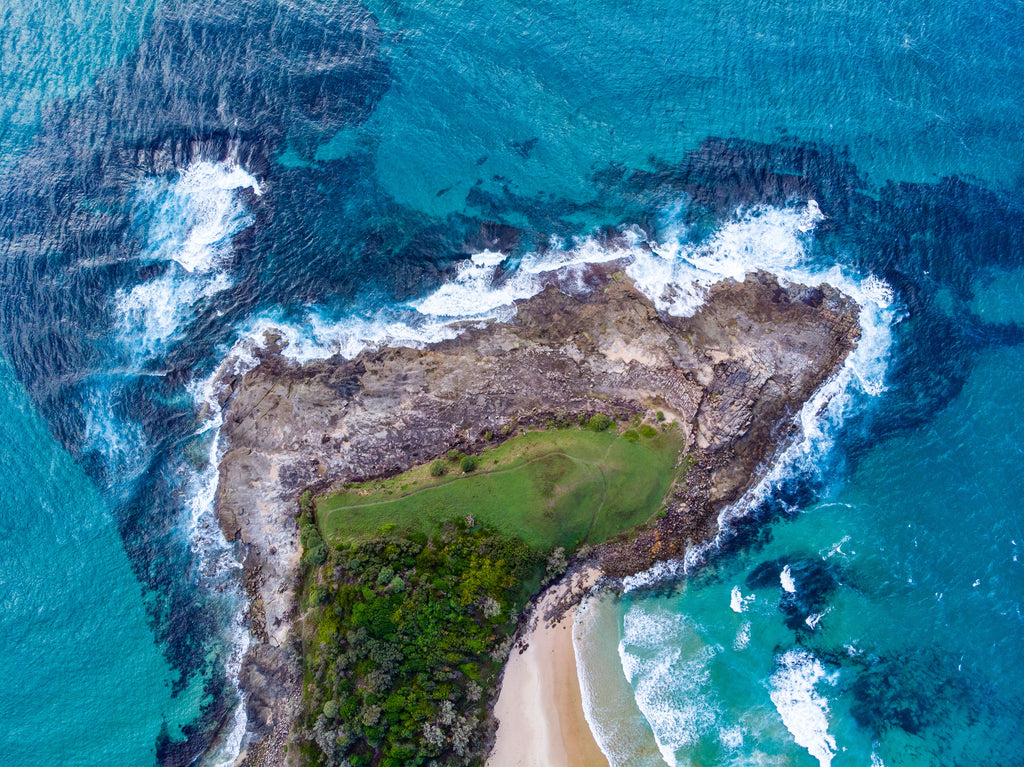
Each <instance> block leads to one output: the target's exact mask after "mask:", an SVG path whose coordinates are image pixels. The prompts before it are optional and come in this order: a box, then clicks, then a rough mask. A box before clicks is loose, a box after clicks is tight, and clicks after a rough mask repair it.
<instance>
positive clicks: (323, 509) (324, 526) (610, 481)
mask: <svg viewBox="0 0 1024 767" xmlns="http://www.w3.org/2000/svg"><path fill="white" fill-rule="evenodd" d="M681 449H682V440H681V439H680V437H679V435H678V433H677V432H676V431H674V430H668V431H663V432H658V433H657V434H655V435H653V436H646V437H640V438H639V439H636V440H633V441H631V440H629V439H626V438H625V437H621V436H619V435H618V434H617V433H616V432H615V430H614V429H610V430H608V431H604V432H593V431H590V430H587V429H575V428H568V429H552V430H547V431H537V432H530V433H527V434H524V435H522V436H519V437H515V438H513V439H510V440H508V441H507V442H505V443H504V444H502V445H500V446H499V447H497V448H495V449H493V450H488V451H486V452H484V453H483V454H481V455H480V456H479V464H478V468H477V469H476V471H474V472H472V473H469V474H463V473H462V471H461V470H460V468H459V465H458V463H457V462H448V464H447V469H448V473H447V474H446V475H445V476H442V477H433V476H431V474H430V470H429V465H423V466H418V467H416V468H414V469H412V470H410V471H408V472H406V473H404V474H401V475H399V476H397V477H393V478H391V479H388V480H382V481H379V482H371V483H366V484H364V485H358V486H353V487H349V488H347V489H345V490H343V491H341V492H338V493H335V494H333V495H330V496H328V497H326V498H321V499H318V501H317V520H318V522H319V524H320V528H321V530H322V531H323V533H324V536H325V537H326V538H328V539H333V540H349V541H354V540H359V539H361V538H366V537H369V536H372V535H375V534H376V533H378V532H379V531H380V529H381V528H382V527H383V526H384V525H388V524H395V525H397V526H398V527H401V528H421V529H424V530H425V531H430V530H432V529H433V528H434V527H435V526H436V524H437V523H438V522H441V521H443V520H447V519H457V518H465V517H466V516H467V515H469V514H472V515H473V516H474V518H475V519H476V521H477V522H478V523H482V524H487V525H491V526H493V527H495V528H497V529H498V530H500V531H502V532H503V533H506V534H509V535H517V536H520V537H521V538H523V539H524V540H525V541H526V542H527V543H528V544H530V545H531V546H536V547H538V548H541V549H546V548H550V547H552V546H564V547H565V548H566V549H573V548H575V547H576V546H579V545H581V544H583V543H590V544H596V543H600V542H602V541H605V540H607V539H608V538H610V537H612V536H613V535H615V534H616V533H618V532H621V531H623V530H628V529H629V528H631V527H634V526H636V525H638V524H641V523H643V522H645V521H646V520H648V519H649V518H650V517H651V516H652V515H653V514H654V513H655V512H656V511H658V509H659V507H660V505H661V502H662V500H663V499H664V497H665V495H666V493H667V492H668V489H669V487H670V485H671V483H672V480H673V479H674V478H675V474H676V468H675V467H676V465H677V463H678V459H679V455H680V451H681Z"/></svg>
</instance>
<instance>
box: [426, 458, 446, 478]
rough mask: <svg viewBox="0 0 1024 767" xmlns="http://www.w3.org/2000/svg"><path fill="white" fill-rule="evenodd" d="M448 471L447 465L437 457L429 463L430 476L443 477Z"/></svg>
mask: <svg viewBox="0 0 1024 767" xmlns="http://www.w3.org/2000/svg"><path fill="white" fill-rule="evenodd" d="M447 473H448V466H447V465H446V464H445V462H444V461H442V460H441V459H438V460H436V461H434V462H433V463H432V464H430V476H432V477H443V476H444V475H445V474H447Z"/></svg>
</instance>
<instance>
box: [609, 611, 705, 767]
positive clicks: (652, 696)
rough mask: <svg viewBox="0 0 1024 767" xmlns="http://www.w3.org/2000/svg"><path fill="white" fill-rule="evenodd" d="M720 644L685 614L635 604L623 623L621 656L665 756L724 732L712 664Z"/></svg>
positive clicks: (670, 758) (672, 766)
mask: <svg viewBox="0 0 1024 767" xmlns="http://www.w3.org/2000/svg"><path fill="white" fill-rule="evenodd" d="M720 649H721V648H717V647H714V646H710V645H707V644H704V643H703V642H702V641H701V639H700V637H699V636H698V635H697V634H696V632H695V631H694V628H693V627H692V626H690V625H689V624H688V623H687V621H686V618H685V617H684V616H682V615H676V614H672V613H669V612H666V611H663V610H658V611H652V610H646V609H644V608H641V607H639V606H634V607H632V608H630V610H629V611H628V612H627V613H626V615H625V618H624V621H623V630H622V639H621V641H620V642H619V659H620V662H621V664H622V669H623V671H624V673H625V675H626V679H627V680H629V683H630V684H631V685H632V686H633V690H634V693H635V697H636V703H637V706H638V707H639V708H640V711H641V712H642V713H643V715H644V718H645V719H646V720H647V722H648V723H649V724H650V726H651V729H652V730H653V732H654V737H655V740H656V741H657V744H658V749H659V751H660V752H661V756H662V759H663V760H664V762H665V764H667V765H669V767H676V765H677V764H678V761H677V758H676V753H677V752H678V751H680V750H681V749H685V748H688V747H692V746H694V745H695V744H696V743H697V742H698V741H700V740H701V739H702V738H706V737H707V736H708V735H709V734H711V733H714V732H718V731H720V730H721V726H720V725H721V719H722V711H721V707H720V705H719V702H718V698H717V696H716V694H715V690H714V686H713V685H712V683H711V672H710V664H711V662H712V660H713V659H714V657H715V655H716V654H717V653H718V651H719V650H720Z"/></svg>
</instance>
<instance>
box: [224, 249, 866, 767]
mask: <svg viewBox="0 0 1024 767" xmlns="http://www.w3.org/2000/svg"><path fill="white" fill-rule="evenodd" d="M610 271H611V267H594V268H592V269H591V271H590V272H588V274H587V275H586V277H585V281H586V282H587V283H588V286H589V290H588V291H587V292H586V293H583V294H576V295H570V294H567V293H565V292H562V291H561V290H560V289H558V288H557V287H556V286H555V285H553V284H552V285H551V286H550V287H548V288H547V289H546V290H545V291H544V292H542V293H540V294H539V295H537V296H535V297H533V298H531V299H528V300H525V301H522V302H519V304H518V307H517V308H518V312H517V316H516V317H515V318H514V319H513V320H511V321H509V322H507V323H499V322H491V323H488V324H486V325H485V326H483V327H473V328H469V329H467V330H466V331H465V332H463V333H462V335H460V336H459V337H457V338H455V339H454V340H450V341H444V342H441V343H437V344H433V345H431V346H429V347H427V348H425V349H422V350H417V349H409V348H385V349H381V350H378V351H371V352H365V353H363V354H361V355H359V356H358V357H357V358H356V359H354V360H349V361H347V360H343V359H340V358H335V359H331V360H327V361H322V362H314V363H309V364H306V365H301V366H300V365H296V364H294V363H290V362H288V361H287V360H286V359H285V358H283V357H282V356H281V355H280V354H279V353H278V351H277V350H274V349H271V350H270V351H268V352H267V353H266V354H264V355H263V357H262V359H261V364H260V365H258V366H257V367H256V368H254V369H253V370H251V371H250V372H248V373H246V374H245V375H244V376H231V375H230V374H228V373H225V375H224V379H223V381H224V383H225V391H226V395H225V397H226V403H225V420H224V426H223V434H224V436H225V438H226V440H227V445H228V452H227V453H226V454H225V455H224V457H223V460H222V462H221V466H220V487H219V491H218V498H217V510H218V514H219V516H220V520H221V525H222V527H223V529H224V532H225V534H226V535H227V536H228V538H229V539H234V538H236V537H239V536H240V537H241V540H242V541H243V542H244V543H245V544H247V545H248V556H247V574H248V578H247V584H248V587H249V591H250V597H251V598H252V600H253V609H252V615H251V623H252V626H253V633H254V635H255V636H256V638H257V640H258V641H257V642H255V643H254V649H253V650H252V651H251V652H250V654H249V657H248V658H247V660H246V663H245V665H244V668H243V678H242V684H243V686H244V687H245V690H246V694H247V705H248V713H249V727H250V740H252V741H253V745H251V746H250V747H249V749H248V751H247V753H246V754H245V755H244V762H243V763H246V764H280V763H283V762H284V761H285V758H284V756H283V753H282V746H283V744H284V741H285V739H286V736H287V733H288V729H289V727H290V722H291V719H292V717H293V716H294V715H295V710H294V709H295V706H296V702H297V699H298V689H299V688H298V685H299V682H298V678H297V675H296V673H295V669H296V668H297V665H296V664H295V662H294V658H293V657H292V653H293V652H294V650H293V649H292V646H291V636H290V631H291V616H292V611H293V608H294V604H293V597H294V584H295V581H296V575H297V572H298V562H299V556H300V550H299V541H298V535H297V530H296V525H295V522H294V517H295V511H296V499H297V497H298V495H299V494H300V493H301V492H302V491H303V490H304V489H306V488H308V487H310V486H314V485H315V486H318V487H320V488H324V487H327V486H328V485H329V484H330V483H332V482H344V481H351V480H353V479H355V478H364V477H370V476H374V475H380V474H383V473H391V472H397V471H402V470H405V469H406V468H408V467H410V466H412V465H414V464H417V463H421V462H424V461H427V460H430V459H432V458H434V457H436V456H437V455H439V454H441V453H442V452H444V451H445V450H447V449H449V448H452V447H458V448H460V449H463V450H469V449H472V448H473V447H479V446H481V445H482V443H483V434H484V432H485V431H488V430H490V431H492V432H494V433H495V434H500V433H501V432H502V430H503V428H504V427H507V426H509V425H512V426H514V425H515V424H516V423H518V424H524V423H529V422H531V421H538V420H542V419H544V418H546V417H549V416H550V415H551V414H555V413H560V412H561V413H567V414H575V413H580V412H588V413H589V412H596V411H603V412H609V413H611V412H616V413H619V414H632V413H637V412H644V411H649V410H662V411H664V413H665V414H666V417H667V418H668V419H669V420H673V421H676V422H677V423H678V424H679V428H680V429H681V430H682V432H683V434H684V435H685V436H686V440H687V445H688V450H689V452H690V454H691V455H692V456H693V458H694V467H693V468H692V469H691V472H690V474H689V476H688V480H687V482H686V486H685V487H684V488H682V489H680V490H679V491H677V493H676V494H675V495H674V496H673V497H672V498H671V499H670V503H669V513H668V514H667V515H666V516H665V517H664V518H663V519H662V520H661V521H660V523H659V524H658V526H657V527H656V528H655V529H652V530H648V531H645V532H643V533H642V534H639V535H637V536H635V537H633V538H632V540H630V541H628V542H626V543H619V544H616V545H609V546H605V547H604V548H603V549H602V550H601V551H599V552H597V556H598V557H600V558H601V566H602V568H603V569H604V570H605V571H606V572H610V573H613V574H619V575H624V574H628V573H633V572H638V571H640V570H643V569H645V568H647V567H648V566H650V565H651V564H653V563H655V562H657V561H659V560H664V559H668V558H671V557H675V556H678V555H680V554H682V553H683V551H684V550H685V548H686V546H687V544H688V542H693V541H699V540H704V539H707V538H708V537H710V536H711V535H713V534H714V532H715V529H716V520H717V515H718V513H719V511H720V510H721V509H722V508H723V507H724V506H725V505H726V504H728V503H730V502H731V501H733V500H735V499H736V498H737V497H739V495H740V494H741V493H742V492H743V491H744V490H745V489H747V488H748V487H749V486H750V484H751V483H752V482H753V481H754V479H755V478H756V477H755V474H756V471H757V469H758V467H759V466H762V465H764V464H765V462H766V461H767V460H768V459H769V458H770V457H771V456H772V454H773V453H774V452H775V451H776V450H778V448H779V446H780V444H782V443H783V442H784V441H785V440H786V438H787V436H788V435H789V434H790V433H791V432H792V431H793V429H794V428H795V426H794V423H793V418H792V416H793V415H794V414H795V412H796V411H797V410H798V409H799V408H800V406H801V405H802V404H803V403H804V402H805V401H806V400H807V399H808V397H809V396H810V395H811V394H812V393H813V392H814V391H815V390H816V389H817V388H818V387H819V386H821V384H822V383H823V382H824V381H825V380H826V379H827V378H828V377H830V376H831V375H832V374H833V373H834V372H835V371H836V370H837V369H838V367H839V366H840V365H841V364H842V362H843V361H844V359H845V358H846V356H847V354H848V353H849V352H850V350H851V349H852V348H853V346H854V345H855V343H856V341H857V339H858V335H859V326H858V324H857V306H856V304H855V303H854V302H853V301H852V300H850V299H849V298H847V297H845V296H843V295H842V294H840V293H838V292H837V291H836V290H834V289H832V288H831V287H828V286H824V285H823V286H821V287H817V288H807V287H803V286H796V285H791V286H787V287H783V286H780V285H779V283H778V282H777V281H776V280H775V278H774V277H772V276H770V275H767V274H763V273H761V274H756V275H751V276H748V277H747V279H746V280H745V281H744V282H742V283H735V282H732V281H728V282H722V283H719V284H718V285H716V286H714V287H713V288H712V289H711V291H710V295H709V296H708V299H707V301H706V303H705V304H704V306H703V307H702V308H701V309H700V310H699V311H698V312H697V313H696V314H695V315H694V316H693V317H690V318H685V319H679V318H673V317H666V316H662V315H660V314H659V313H658V311H657V310H656V309H655V307H654V306H653V305H652V303H651V302H650V301H649V300H648V299H647V298H646V297H645V296H643V295H642V294H641V293H640V292H639V291H638V290H636V289H635V288H634V287H633V285H632V284H631V283H630V281H629V280H628V279H627V278H625V277H624V276H623V275H621V274H618V273H616V274H611V273H610ZM225 369H227V368H225ZM506 431H507V429H506Z"/></svg>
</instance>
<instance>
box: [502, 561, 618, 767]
mask: <svg viewBox="0 0 1024 767" xmlns="http://www.w3.org/2000/svg"><path fill="white" fill-rule="evenodd" d="M598 575H599V573H598V572H597V571H596V570H590V571H587V572H584V573H580V574H578V575H577V576H575V577H574V578H572V579H570V580H569V581H568V582H562V583H560V584H558V585H557V586H555V587H553V588H552V589H549V590H548V591H547V592H546V593H545V595H544V597H543V598H542V599H541V601H540V603H539V604H538V605H537V608H536V613H535V614H536V615H537V621H536V624H535V625H534V627H533V628H532V630H531V631H530V633H529V634H528V635H527V637H526V641H527V642H528V644H529V646H528V647H527V649H526V650H525V651H524V652H523V653H519V651H518V650H516V649H513V650H512V655H511V657H510V658H509V661H508V665H507V666H506V668H505V677H504V681H503V683H502V687H501V693H500V695H499V697H498V702H497V704H496V705H495V708H494V714H495V717H496V718H497V720H498V736H497V741H496V743H495V746H494V751H492V752H491V756H490V758H489V759H488V760H487V767H608V760H607V759H606V758H605V756H604V754H602V753H601V749H600V748H598V745H597V742H596V741H595V740H594V736H593V734H592V733H591V731H590V726H589V725H588V724H587V720H586V718H585V717H584V715H583V701H582V696H581V692H580V685H579V678H578V677H577V675H576V653H575V650H574V649H573V641H572V626H573V621H574V619H575V616H576V609H575V608H573V609H571V610H568V611H567V612H566V613H565V615H563V616H562V618H561V620H559V621H558V622H557V623H553V624H548V623H547V622H546V621H545V620H544V618H543V616H544V614H545V612H547V610H549V609H550V608H551V607H552V606H553V605H554V604H555V603H556V602H557V601H558V600H559V598H560V597H561V596H563V595H565V594H566V593H567V591H568V589H570V588H575V589H585V588H589V587H590V585H591V584H593V583H594V582H595V581H596V580H597V576H598Z"/></svg>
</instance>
